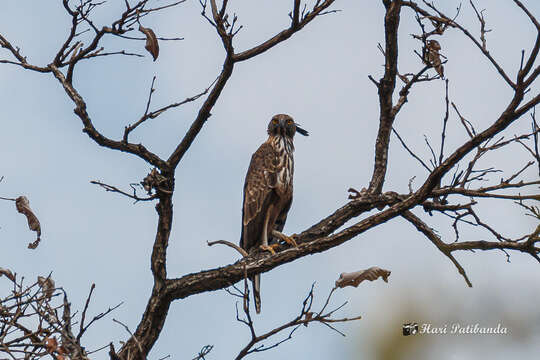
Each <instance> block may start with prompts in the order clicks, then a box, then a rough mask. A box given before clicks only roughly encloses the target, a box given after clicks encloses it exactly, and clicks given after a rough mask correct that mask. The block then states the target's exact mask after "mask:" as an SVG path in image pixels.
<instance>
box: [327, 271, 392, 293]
mask: <svg viewBox="0 0 540 360" xmlns="http://www.w3.org/2000/svg"><path fill="white" fill-rule="evenodd" d="M390 273H391V272H390V271H388V270H385V269H381V268H379V267H376V266H373V267H370V268H369V269H366V270H361V271H357V272H352V273H341V274H340V275H339V279H338V280H337V281H336V287H339V288H344V287H346V286H354V287H357V286H358V285H359V284H360V283H361V282H362V281H364V280H369V281H373V280H377V279H378V278H380V277H381V278H382V279H383V280H384V282H388V277H389V276H390Z"/></svg>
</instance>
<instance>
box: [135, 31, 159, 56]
mask: <svg viewBox="0 0 540 360" xmlns="http://www.w3.org/2000/svg"><path fill="white" fill-rule="evenodd" d="M139 31H140V32H142V33H143V34H144V36H146V45H145V46H144V48H145V49H146V50H148V52H149V53H150V54H152V57H153V58H154V61H156V59H157V58H158V56H159V44H158V40H157V37H156V34H155V33H154V30H152V29H150V28H145V27H143V26H142V25H139Z"/></svg>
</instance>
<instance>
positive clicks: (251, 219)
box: [240, 143, 278, 249]
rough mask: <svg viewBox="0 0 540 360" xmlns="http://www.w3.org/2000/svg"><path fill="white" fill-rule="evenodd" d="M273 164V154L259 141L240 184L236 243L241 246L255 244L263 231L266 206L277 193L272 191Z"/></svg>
mask: <svg viewBox="0 0 540 360" xmlns="http://www.w3.org/2000/svg"><path fill="white" fill-rule="evenodd" d="M277 166H278V160H277V157H276V154H275V152H274V149H273V148H272V146H271V145H270V144H268V143H264V144H262V145H261V146H260V147H259V149H257V151H256V152H255V153H254V154H253V156H252V157H251V163H250V164H249V169H248V172H247V175H246V181H245V184H244V203H243V209H242V239H241V240H240V245H241V246H242V247H243V248H245V249H250V248H251V247H253V246H255V245H257V244H256V242H257V241H258V240H259V239H260V236H261V234H262V232H263V227H264V221H265V218H266V212H267V209H268V207H269V206H270V204H272V203H273V201H274V197H276V196H277V195H276V194H275V192H274V191H273V189H274V188H275V187H276V184H277ZM244 238H246V240H245V241H244V240H243V239H244Z"/></svg>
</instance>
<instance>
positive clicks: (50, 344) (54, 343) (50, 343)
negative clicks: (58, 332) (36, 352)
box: [45, 337, 58, 354]
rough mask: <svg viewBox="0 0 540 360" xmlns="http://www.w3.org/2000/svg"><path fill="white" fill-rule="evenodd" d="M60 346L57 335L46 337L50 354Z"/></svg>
mask: <svg viewBox="0 0 540 360" xmlns="http://www.w3.org/2000/svg"><path fill="white" fill-rule="evenodd" d="M57 348H58V342H57V341H56V338H55V337H52V338H47V339H45V349H46V350H47V352H48V353H49V354H52V353H53V352H55V351H56V349H57Z"/></svg>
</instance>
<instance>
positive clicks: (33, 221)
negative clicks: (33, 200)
mask: <svg viewBox="0 0 540 360" xmlns="http://www.w3.org/2000/svg"><path fill="white" fill-rule="evenodd" d="M15 206H16V207H17V211H18V212H20V213H21V214H24V215H25V216H26V219H27V220H28V227H29V228H30V230H32V231H35V232H36V233H37V239H36V241H34V242H33V243H30V244H28V248H29V249H35V248H36V247H37V246H38V245H39V242H40V241H41V239H40V237H41V225H40V224H39V220H38V218H37V216H36V215H35V214H34V212H33V211H32V209H30V201H28V198H27V197H26V196H19V197H18V198H17V199H15Z"/></svg>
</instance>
